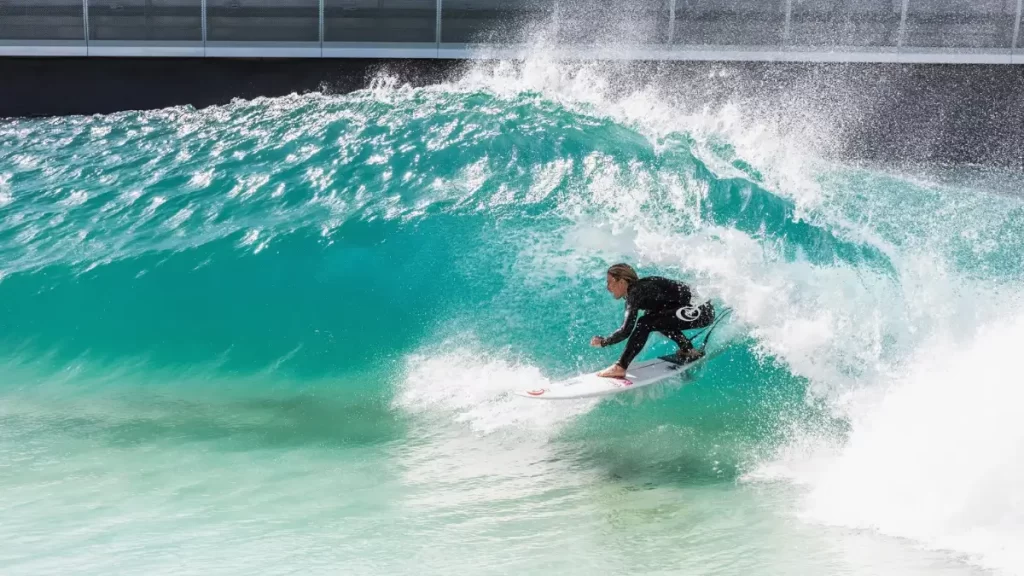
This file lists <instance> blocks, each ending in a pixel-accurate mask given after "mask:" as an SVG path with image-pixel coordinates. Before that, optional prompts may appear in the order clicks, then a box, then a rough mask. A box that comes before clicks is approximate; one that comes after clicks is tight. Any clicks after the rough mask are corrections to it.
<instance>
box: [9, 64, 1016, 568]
mask: <svg viewBox="0 0 1024 576" xmlns="http://www.w3.org/2000/svg"><path fill="white" fill-rule="evenodd" d="M723 70H726V69H723ZM723 73H725V72H723ZM770 106H771V103H770V102H767V103H763V106H762V107H759V108H758V109H756V110H752V109H744V108H742V107H740V106H737V105H735V104H734V103H725V104H724V105H722V106H709V107H698V108H695V107H694V106H692V105H686V103H685V102H680V101H679V100H678V99H673V98H672V96H671V90H670V87H659V86H658V85H656V83H653V84H645V86H644V87H643V88H637V89H632V90H629V89H624V88H622V87H621V86H619V85H618V84H616V83H613V82H610V81H609V80H608V77H607V76H606V75H604V74H603V73H602V70H601V69H600V68H596V67H585V68H571V69H570V68H569V67H566V66H564V65H560V64H557V63H551V62H546V61H544V60H543V59H535V60H531V61H528V62H527V63H526V64H525V65H523V66H512V65H510V64H507V63H500V64H497V65H483V64H481V65H477V66H474V67H473V68H471V69H470V70H468V71H467V72H465V73H464V74H463V75H462V76H461V77H460V78H457V79H455V80H452V81H450V82H447V83H443V84H438V85H434V86H428V87H425V88H418V89H413V88H410V87H408V86H402V85H399V84H398V83H397V82H395V81H394V79H393V78H390V77H388V76H386V75H382V76H381V77H379V78H378V79H377V80H375V81H374V83H373V85H372V86H371V87H370V88H368V89H366V90H362V91H358V92H355V93H352V94H347V95H329V94H314V95H304V96H291V97H286V98H279V99H257V100H252V101H235V102H233V103H232V104H230V105H227V106H223V107H215V108H209V109H204V110H195V109H191V108H187V107H186V108H175V109H166V110H160V111H151V112H124V113H119V114H114V115H109V116H94V117H68V118H54V119H45V120H41V119H34V120H12V121H7V122H5V123H3V124H0V317H2V319H3V320H2V322H0V343H2V348H0V350H2V351H3V355H2V356H0V363H2V365H3V375H4V377H3V378H2V382H0V397H2V399H3V401H2V402H0V406H2V408H0V453H2V454H3V460H4V461H5V462H7V463H8V465H7V466H4V467H0V489H2V490H3V493H4V494H5V497H4V499H3V501H2V504H0V506H2V508H3V510H4V517H5V519H6V520H5V522H4V523H3V525H4V526H3V528H2V529H0V534H2V535H3V540H4V541H5V543H6V544H5V545H4V546H0V563H3V564H5V565H6V566H7V569H5V572H6V573H9V574H29V573H40V572H44V571H55V570H67V569H69V567H74V569H75V570H77V571H80V572H88V573H109V572H110V571H111V570H116V571H141V570H146V571H151V572H157V573H159V572H168V573H170V572H175V573H179V572H180V570H181V568H182V567H183V566H184V567H186V569H187V570H203V569H205V568H206V567H209V566H212V565H216V566H220V567H221V569H222V570H223V573H235V572H240V573H241V572H246V573H248V572H251V571H252V570H253V569H258V570H259V571H260V572H263V573H285V572H291V571H296V570H298V571H304V572H317V573H319V572H321V571H328V572H329V571H332V570H338V569H341V570H344V571H345V572H346V573H352V574H364V573H365V574H371V573H373V574H379V573H393V574H397V573H410V574H412V573H415V574H423V573H439V574H440V573H451V572H452V570H456V569H458V570H462V571H466V569H467V568H469V570H468V571H469V572H472V573H481V574H482V573H492V572H493V573H508V572H510V571H528V572H557V573H577V572H579V573H588V574H590V573H611V572H630V573H649V572H661V571H668V570H672V571H679V570H682V571H684V572H687V571H689V572H693V573H702V574H708V573H715V574H738V573H749V572H750V571H752V570H753V571H756V572H758V573H765V572H768V573H780V574H791V573H794V572H804V573H831V574H836V573H841V574H860V573H863V574H877V573H878V571H879V570H880V569H883V568H884V570H887V571H889V572H890V573H901V574H902V573H914V574H918V573H921V574H925V573H932V572H938V571H942V572H943V573H964V574H968V573H975V571H976V570H977V571H983V570H992V571H994V572H996V573H1007V574H1021V573H1024V557H1022V556H1021V553H1020V551H1019V548H1020V547H1019V546H1018V545H1017V544H1018V543H1019V542H1021V541H1022V540H1024V496H1022V492H1021V486H1024V456H1022V455H1024V424H1022V421H1021V419H1020V418H1018V417H1016V415H1017V413H1018V412H1019V410H1018V408H1017V407H1018V406H1020V404H1021V400H1022V393H1021V392H1020V390H1021V387H1020V386H1019V383H1020V378H1019V377H1017V376H1015V373H1016V371H1015V367H1016V366H1015V364H1016V362H1015V354H1014V352H1015V350H1016V343H1018V342H1020V341H1021V339H1022V338H1024V305H1022V304H1024V303H1022V299H1021V296H1022V294H1024V290H1022V288H1021V286H1022V285H1024V284H1022V280H1024V261H1022V259H1021V258H1020V254H1021V253H1024V200H1022V198H1021V196H1020V194H1019V187H1016V185H1015V182H1019V177H1020V175H1019V174H1015V173H1010V172H996V171H993V170H982V169H970V170H969V169H967V168H956V169H948V170H945V171H943V172H938V171H937V170H934V169H931V168H928V169H927V170H925V169H921V170H918V171H914V172H911V171H908V170H906V169H904V170H902V171H892V170H884V169H881V168H872V167H863V166H860V167H858V166H849V165H844V164H841V163H838V162H836V161H825V160H820V159H818V157H817V156H816V155H815V154H814V153H813V151H812V150H808V147H809V146H808V145H807V142H808V141H809V138H806V137H805V135H804V134H801V133H799V132H793V131H787V130H785V129H784V128H780V127H779V125H777V124H775V123H773V122H771V121H770V119H767V118H764V117H761V116H759V115H760V114H762V113H763V110H764V109H765V108H770ZM820 121H821V132H822V133H823V134H825V136H822V134H818V135H817V136H818V137H819V139H820V137H825V138H827V132H828V128H827V124H828V119H827V118H821V119H820ZM616 261H628V262H631V263H634V264H635V265H637V267H638V268H639V269H640V271H641V273H642V274H662V275H668V276H673V277H678V278H681V279H684V280H686V281H688V282H690V283H692V285H693V286H694V287H695V288H696V289H697V290H698V291H699V292H700V294H701V295H702V296H703V297H706V298H710V299H711V300H713V301H714V302H715V303H716V304H718V305H719V306H728V307H730V308H732V309H733V314H732V316H731V317H730V318H729V320H728V321H727V322H725V323H724V327H723V328H721V329H720V331H719V332H718V333H717V336H716V338H717V339H718V340H719V344H720V345H721V346H723V347H724V348H725V351H724V353H723V354H722V355H720V356H718V357H716V358H715V359H713V360H712V361H711V362H709V364H708V368H707V369H706V370H703V371H702V372H701V373H700V374H699V376H698V378H696V379H694V380H692V381H689V382H688V383H687V385H686V386H682V385H681V384H682V383H668V384H666V385H664V386H660V387H658V388H656V389H654V390H651V391H647V392H641V393H637V394H635V395H627V396H628V397H617V398H614V399H610V400H604V401H586V402H570V403H543V402H531V401H529V400H525V399H520V398H516V397H514V396H512V395H510V394H509V392H510V391H511V390H512V389H514V388H517V387H522V386H525V385H528V384H529V385H532V384H533V383H536V382H537V381H538V380H541V381H543V380H545V379H557V378H561V377H565V376H568V375H570V374H574V373H576V372H578V371H583V370H593V369H595V368H596V367H599V366H603V365H606V364H608V363H610V362H611V361H612V359H613V355H615V354H617V353H618V350H615V351H614V352H609V351H607V350H595V349H592V348H589V347H588V345H587V343H588V341H589V339H590V337H591V336H592V335H595V334H607V333H608V332H610V331H611V330H612V329H614V327H615V326H616V324H617V322H618V321H619V319H620V317H621V303H618V302H615V301H613V300H612V299H611V298H610V297H608V294H607V293H606V292H605V290H604V282H603V272H604V270H605V268H606V267H607V266H608V265H609V264H611V263H613V262H616ZM669 350H671V346H670V343H668V342H667V341H666V340H665V339H663V338H660V337H657V338H653V339H652V341H651V344H650V345H649V346H648V349H647V350H645V351H644V353H643V355H642V356H641V358H648V357H652V356H654V355H655V354H661V353H665V352H667V351H669ZM849 528H857V529H867V530H866V531H852V532H851V531H850V530H849ZM893 537H896V538H893ZM908 542H909V543H908ZM680 544H683V545H682V546H680ZM453 546H454V548H453ZM851 546H853V547H856V548H854V549H856V550H857V551H858V552H857V553H854V554H851V553H850V550H851V548H850V547H851Z"/></svg>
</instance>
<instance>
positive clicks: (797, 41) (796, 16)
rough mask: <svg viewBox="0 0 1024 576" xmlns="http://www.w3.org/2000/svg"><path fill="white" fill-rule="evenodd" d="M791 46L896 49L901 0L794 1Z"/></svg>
mask: <svg viewBox="0 0 1024 576" xmlns="http://www.w3.org/2000/svg"><path fill="white" fill-rule="evenodd" d="M792 10H793V12H792V17H791V18H790V23H789V43H790V44H794V45H798V46H896V45H897V44H898V43H899V36H900V13H901V12H902V10H903V2H902V0H793V7H792Z"/></svg>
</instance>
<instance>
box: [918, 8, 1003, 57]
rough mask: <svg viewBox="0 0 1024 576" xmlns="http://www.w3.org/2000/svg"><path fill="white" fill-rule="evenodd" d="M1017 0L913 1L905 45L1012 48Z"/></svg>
mask: <svg viewBox="0 0 1024 576" xmlns="http://www.w3.org/2000/svg"><path fill="white" fill-rule="evenodd" d="M1016 17H1017V2H1016V0H910V4H909V6H908V7H907V28H906V31H905V36H904V40H903V45H904V46H919V47H936V48H1009V47H1010V42H1012V41H1013V25H1014V21H1015V20H1016Z"/></svg>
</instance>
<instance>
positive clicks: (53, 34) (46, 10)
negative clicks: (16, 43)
mask: <svg viewBox="0 0 1024 576" xmlns="http://www.w3.org/2000/svg"><path fill="white" fill-rule="evenodd" d="M0 40H79V41H84V40H85V22H84V18H83V15H82V1H81V0H0Z"/></svg>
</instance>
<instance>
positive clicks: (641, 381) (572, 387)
mask: <svg viewBox="0 0 1024 576" xmlns="http://www.w3.org/2000/svg"><path fill="white" fill-rule="evenodd" d="M714 355H715V354H709V353H705V354H704V355H703V356H701V357H700V358H698V359H696V360H692V361H690V362H687V363H680V362H679V361H678V360H676V359H674V358H671V357H670V356H662V357H660V358H655V359H652V360H645V361H643V362H634V363H633V364H632V365H631V366H630V367H629V369H628V370H626V376H625V377H624V378H604V377H602V376H598V375H597V372H591V373H589V374H580V375H579V376H576V377H573V378H570V379H568V380H563V381H560V382H553V383H550V384H548V385H546V386H538V387H536V388H527V389H525V390H517V391H516V394H517V395H519V396H523V397H526V398H536V399H540V400H573V399H576V398H593V397H596V396H608V395H611V394H620V393H622V392H628V391H630V390H637V389H639V388H643V387H645V386H650V385H651V384H654V383H656V382H661V381H662V380H665V379H666V378H671V377H673V376H678V375H680V374H682V373H684V372H686V371H688V370H690V369H692V368H694V367H696V366H700V365H701V364H703V363H704V362H706V361H707V359H708V358H709V357H710V356H714Z"/></svg>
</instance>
